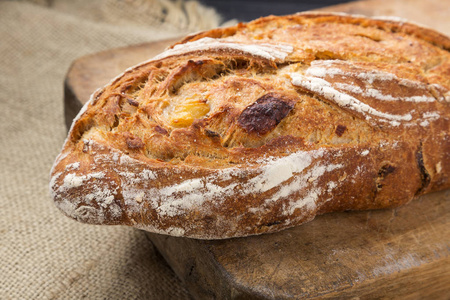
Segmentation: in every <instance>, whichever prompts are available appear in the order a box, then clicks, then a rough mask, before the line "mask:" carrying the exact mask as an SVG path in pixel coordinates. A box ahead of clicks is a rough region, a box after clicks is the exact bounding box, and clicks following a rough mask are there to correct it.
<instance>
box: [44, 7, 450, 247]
mask: <svg viewBox="0 0 450 300" xmlns="http://www.w3.org/2000/svg"><path fill="white" fill-rule="evenodd" d="M449 49H450V40H449V39H448V38H447V37H445V36H443V35H441V34H439V33H437V32H435V31H433V30H431V29H426V28H422V27H420V26H417V25H414V24H410V23H404V22H397V21H389V20H385V21H383V20H377V19H369V18H364V17H360V16H349V15H334V14H316V13H304V14H296V15H291V16H284V17H274V16H271V17H266V18H262V19H258V20H256V21H253V22H250V23H248V24H240V25H238V26H235V27H229V28H222V29H215V30H211V31H206V32H203V33H199V34H196V35H193V36H190V37H187V38H186V39H184V40H183V41H181V42H180V43H178V44H176V45H173V46H172V47H171V48H169V49H168V50H167V51H165V52H164V53H162V54H160V55H158V56H157V57H155V58H153V59H152V60H150V61H147V62H144V63H142V64H140V65H138V66H135V67H133V68H131V69H129V70H127V71H125V72H124V73H123V74H122V75H120V76H118V77H117V78H115V79H113V80H112V81H111V83H110V84H108V85H106V86H105V87H104V88H102V89H99V90H98V91H97V92H96V93H94V94H93V96H92V97H91V99H90V101H89V103H88V104H87V105H86V106H85V107H84V109H83V110H82V111H81V112H80V114H79V116H78V117H77V119H76V120H75V121H74V123H73V125H72V128H71V130H70V133H69V136H68V138H67V140H66V142H65V144H64V147H63V149H62V151H61V154H60V155H59V156H58V158H57V160H56V161H55V164H54V167H53V169H52V174H51V182H50V189H51V192H52V196H53V198H54V200H55V203H56V205H57V207H58V208H60V209H61V210H62V211H63V212H64V213H65V214H66V215H68V216H69V217H72V218H74V219H76V220H79V221H82V222H86V223H92V224H122V225H129V226H134V227H137V228H142V229H145V230H148V231H152V232H158V233H164V234H170V235H176V236H187V237H195V238H202V239H217V238H228V237H237V236H246V235H253V234H261V233H264V232H273V231H277V230H281V229H283V228H288V227H291V226H294V225H298V224H302V223H304V222H307V221H310V220H312V219H313V218H314V217H315V216H316V215H318V214H322V213H326V212H332V211H342V210H366V209H378V208H386V207H395V206H399V205H402V204H405V203H407V202H408V201H410V200H411V199H413V198H414V197H416V196H418V195H421V194H424V193H427V192H431V191H435V190H440V189H445V188H448V187H449V186H450V181H449V178H448V177H449V172H450V142H449V128H450V126H449V115H450V108H449V102H450V92H449V90H450V53H449Z"/></svg>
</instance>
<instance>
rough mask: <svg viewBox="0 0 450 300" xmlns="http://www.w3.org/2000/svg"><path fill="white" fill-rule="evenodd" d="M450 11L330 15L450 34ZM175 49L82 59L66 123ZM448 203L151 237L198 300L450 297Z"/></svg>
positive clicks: (410, 2)
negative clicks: (238, 234)
mask: <svg viewBox="0 0 450 300" xmlns="http://www.w3.org/2000/svg"><path fill="white" fill-rule="evenodd" d="M449 9H450V3H449V1H448V0H446V1H437V0H432V1H425V0H422V1H421V0H403V1H401V0H370V1H360V2H352V3H348V4H344V5H339V6H335V7H331V8H326V9H324V10H328V11H343V12H349V13H358V14H364V15H369V16H372V15H396V16H399V17H403V18H408V19H410V20H413V21H416V22H420V23H422V24H425V25H428V26H430V27H433V28H436V29H438V30H440V31H442V32H444V33H446V34H450V11H449ZM172 42H173V40H168V41H161V42H157V43H147V44H142V45H137V46H132V47H127V48H120V49H111V50H108V51H105V52H101V53H96V54H93V55H90V56H85V57H82V58H80V59H78V60H76V61H75V62H74V63H73V65H72V67H71V69H70V70H69V72H68V74H67V77H66V82H65V99H64V101H65V117H66V124H67V126H68V127H69V126H70V124H71V121H72V119H73V118H74V117H75V115H76V114H77V113H78V111H79V109H80V108H81V106H82V104H83V103H85V102H86V101H87V100H88V99H89V96H90V94H92V93H93V92H94V91H95V89H97V88H98V87H101V86H103V85H104V84H106V83H108V82H109V81H110V80H111V79H112V78H114V77H115V76H116V75H118V74H119V73H121V72H123V71H124V70H125V69H126V68H128V67H130V66H132V65H134V64H136V63H139V62H141V61H145V60H147V59H149V58H151V57H153V56H154V55H156V54H157V53H159V52H161V51H162V50H163V49H164V48H165V47H166V46H168V45H169V44H170V43H172ZM399 188H401V187H399ZM449 200H450V190H447V191H443V192H439V193H434V194H430V195H427V196H424V197H421V198H419V199H416V200H414V201H413V202H411V203H410V204H408V205H406V206H404V207H401V208H398V209H393V210H392V209H391V210H379V211H365V212H346V213H333V214H328V215H323V216H320V217H317V218H316V219H315V220H314V221H312V222H310V223H307V224H305V225H302V226H298V227H296V228H292V229H288V230H285V231H282V232H279V233H276V234H267V235H262V236H254V237H249V238H237V239H229V240H221V241H200V240H194V239H186V238H175V237H168V236H162V235H158V234H151V233H148V234H147V235H148V237H149V239H150V240H151V242H152V243H153V244H154V245H155V246H156V247H157V248H158V250H159V251H160V253H161V254H162V256H163V257H164V258H165V259H166V260H167V262H168V263H169V265H170V266H171V267H172V269H173V270H174V271H175V273H176V274H177V275H178V276H179V277H180V278H181V280H183V281H184V282H185V283H186V286H187V288H188V289H189V291H190V292H191V293H192V295H193V296H194V297H195V298H199V299H294V298H295V299H301V298H309V299H317V298H320V299H335V298H340V299H352V298H353V299H450V201H449Z"/></svg>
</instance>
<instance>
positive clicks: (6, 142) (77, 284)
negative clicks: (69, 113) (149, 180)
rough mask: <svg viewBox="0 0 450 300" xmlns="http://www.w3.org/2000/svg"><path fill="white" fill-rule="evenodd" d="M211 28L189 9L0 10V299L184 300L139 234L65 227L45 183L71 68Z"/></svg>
mask: <svg viewBox="0 0 450 300" xmlns="http://www.w3.org/2000/svg"><path fill="white" fill-rule="evenodd" d="M218 25H219V18H218V16H217V14H216V13H215V12H214V11H213V10H211V9H208V8H205V7H203V6H201V5H199V4H198V3H196V2H192V1H189V2H180V1H178V2H173V1H171V0H128V1H126V0H122V1H119V0H102V1H70V0H48V1H45V0H44V1H0V97H1V98H0V101H1V102H0V146H1V147H0V176H1V177H0V299H80V298H86V299H186V298H189V295H188V293H187V291H186V289H185V288H184V287H183V285H182V283H181V282H180V281H179V280H178V279H177V278H176V276H175V275H174V273H173V272H172V271H171V269H170V268H169V267H168V266H167V264H166V263H165V262H164V261H163V260H162V259H161V257H160V256H159V255H158V253H157V252H156V250H155V249H154V248H153V246H152V244H151V243H150V242H149V240H147V238H146V236H145V234H144V233H143V232H141V231H138V230H134V229H131V228H125V227H118V226H114V227H106V226H105V227H102V226H93V225H84V224H80V223H77V222H75V221H72V220H70V219H69V218H66V217H65V216H63V215H62V214H61V213H60V212H59V211H58V210H57V209H56V208H55V207H54V206H53V203H52V200H51V199H50V197H49V193H48V181H49V172H50V168H51V166H52V163H53V160H54V159H55V157H56V155H57V154H58V152H59V151H60V149H61V146H62V143H63V141H64V139H65V135H66V129H65V126H64V120H63V80H64V76H65V74H66V72H67V70H68V68H69V66H70V64H71V62H72V61H73V60H74V59H76V58H78V57H80V56H83V55H85V54H88V53H93V52H97V51H101V50H105V49H108V48H113V47H120V46H125V45H129V44H135V43H142V42H146V41H152V40H157V39H161V38H170V37H175V36H179V35H180V34H185V33H189V32H193V31H198V30H202V29H208V28H211V27H215V26H218Z"/></svg>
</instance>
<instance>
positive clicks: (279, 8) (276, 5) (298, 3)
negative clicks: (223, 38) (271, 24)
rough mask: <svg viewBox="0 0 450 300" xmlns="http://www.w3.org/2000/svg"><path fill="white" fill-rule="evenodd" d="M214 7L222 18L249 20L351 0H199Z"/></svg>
mask: <svg viewBox="0 0 450 300" xmlns="http://www.w3.org/2000/svg"><path fill="white" fill-rule="evenodd" d="M200 2H201V3H202V4H204V5H206V6H210V7H214V8H215V9H216V10H217V11H218V12H219V13H220V14H221V15H222V17H223V18H224V20H230V19H236V20H238V21H244V22H245V21H250V20H253V19H256V18H259V17H262V16H267V15H287V14H292V13H295V12H299V11H305V10H314V9H318V8H320V7H325V6H331V5H336V4H340V3H346V2H352V1H349V0H347V1H343V0H319V1H314V0H246V1H243V0H200Z"/></svg>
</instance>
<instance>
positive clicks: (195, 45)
mask: <svg viewBox="0 0 450 300" xmlns="http://www.w3.org/2000/svg"><path fill="white" fill-rule="evenodd" d="M208 50H235V51H241V52H244V53H248V54H250V55H253V56H259V57H262V58H265V59H269V60H273V61H275V60H284V59H285V58H286V56H288V54H289V53H291V52H292V51H293V50H294V48H293V47H292V46H291V45H285V44H267V43H261V44H242V43H237V42H232V41H226V40H223V39H213V38H209V37H205V38H202V39H199V40H197V41H193V42H187V43H185V44H179V45H176V46H175V47H173V48H172V49H168V50H166V51H164V52H163V53H161V54H159V55H157V56H155V57H154V58H153V60H158V59H163V58H166V57H169V56H173V55H182V54H186V53H190V52H194V51H208Z"/></svg>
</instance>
